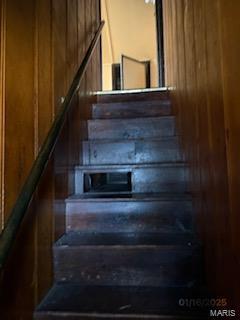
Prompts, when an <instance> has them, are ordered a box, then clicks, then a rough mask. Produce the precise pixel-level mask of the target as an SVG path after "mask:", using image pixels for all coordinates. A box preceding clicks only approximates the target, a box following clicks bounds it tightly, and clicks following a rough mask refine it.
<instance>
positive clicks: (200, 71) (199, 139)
mask: <svg viewBox="0 0 240 320" xmlns="http://www.w3.org/2000/svg"><path fill="white" fill-rule="evenodd" d="M204 8H205V7H204V3H203V1H198V2H197V3H196V5H195V6H194V8H193V9H194V13H193V14H194V24H195V34H194V37H195V50H196V90H197V101H196V104H197V109H198V113H197V114H198V131H197V135H196V144H197V146H198V149H197V155H196V157H197V162H196V169H197V170H198V168H199V170H198V171H199V172H198V173H197V172H196V171H195V173H196V186H195V190H196V193H197V199H198V200H197V201H196V203H195V207H196V213H197V223H198V228H199V232H200V233H201V234H202V237H203V238H204V242H206V243H207V241H208V239H207V238H205V237H206V234H207V233H206V230H205V228H206V227H207V226H206V225H205V224H204V221H206V220H205V219H207V217H209V216H210V215H209V213H210V212H209V211H208V212H207V209H206V208H209V205H208V204H206V205H205V207H203V199H204V202H205V203H206V202H207V201H208V200H209V199H208V197H207V193H208V190H209V186H208V185H207V182H206V179H205V177H207V176H209V170H210V168H209V166H208V150H209V128H208V125H207V123H208V120H207V117H208V111H207V95H206V87H207V76H206V75H207V61H206V36H205V35H206V23H205V11H204V10H205V9H204ZM201 186H202V187H201ZM203 186H204V187H203ZM203 215H205V217H204V218H203Z"/></svg>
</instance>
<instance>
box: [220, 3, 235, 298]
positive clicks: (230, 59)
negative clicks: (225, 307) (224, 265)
mask: <svg viewBox="0 0 240 320" xmlns="http://www.w3.org/2000/svg"><path fill="white" fill-rule="evenodd" d="M239 12H240V2H239V1H237V0H230V1H223V0H220V1H219V15H220V16H219V19H220V21H221V25H220V37H221V53H222V72H223V99H224V115H225V139H226V149H227V164H228V184H229V195H230V208H231V211H230V212H231V215H230V216H229V222H230V231H231V233H230V237H231V245H230V247H229V248H228V250H229V252H230V254H231V256H232V268H231V275H232V279H235V278H236V279H237V278H238V276H237V275H238V272H239V271H238V269H239V251H240V241H239V225H240V216H239V207H240V199H239V190H240V179H239V177H240V167H239V163H240V153H239V136H240V114H239V101H240V96H239V88H238V85H237V83H239V78H240V66H239V55H240V43H239V40H238V39H239V32H240V20H239ZM232 288H233V290H234V291H235V292H234V293H235V300H236V301H235V302H236V303H238V302H239V299H240V287H239V286H232Z"/></svg>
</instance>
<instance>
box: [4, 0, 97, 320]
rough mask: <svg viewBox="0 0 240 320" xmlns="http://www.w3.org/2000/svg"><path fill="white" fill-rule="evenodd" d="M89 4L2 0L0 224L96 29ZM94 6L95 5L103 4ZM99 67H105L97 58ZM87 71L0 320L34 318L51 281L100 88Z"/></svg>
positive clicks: (32, 210) (35, 204)
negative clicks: (75, 167) (56, 244)
mask: <svg viewBox="0 0 240 320" xmlns="http://www.w3.org/2000/svg"><path fill="white" fill-rule="evenodd" d="M88 2H89V1H87V0H74V1H67V0H60V1H58V0H57V1H50V0H34V1H30V0H24V1H20V2H19V1H17V0H10V1H4V0H2V1H0V9H1V13H0V24H1V26H3V27H4V25H5V24H6V28H1V33H0V39H1V51H0V69H1V76H0V88H1V90H0V112H1V116H0V121H1V124H0V141H1V142H0V148H1V151H4V152H1V159H0V165H1V169H2V170H1V178H0V179H1V187H0V189H1V190H0V192H1V194H2V195H3V194H4V198H1V209H2V211H1V228H3V227H4V223H5V222H6V220H7V217H8V216H9V213H10V211H11V208H12V206H13V204H14V202H15V200H16V197H17V196H18V194H19V192H20V189H21V186H22V184H23V183H24V181H25V179H26V176H27V174H28V173H29V170H30V168H31V165H32V163H33V161H34V158H35V157H36V154H37V152H38V150H39V149H40V148H41V145H42V143H43V141H44V139H45V137H46V134H47V132H48V130H49V128H50V126H51V123H52V121H53V119H54V116H55V115H56V113H57V110H58V108H59V106H60V103H61V97H64V96H65V95H66V92H67V89H68V86H69V84H70V82H71V80H72V79H73V76H74V74H75V72H76V70H77V67H78V66H79V63H80V62H81V61H82V59H83V57H84V55H85V52H86V49H87V46H88V45H89V44H90V41H91V40H92V38H93V36H94V33H95V31H96V30H93V29H94V28H92V29H91V30H89V33H88V38H87V37H86V31H85V30H86V27H85V25H86V26H87V25H91V22H90V21H95V19H99V13H98V12H97V11H96V10H94V11H91V10H90V9H89V11H88V14H89V16H88V15H87V14H86V12H85V7H86V6H87V3H88ZM3 4H4V5H5V6H3ZM93 4H95V5H96V8H97V4H98V1H97V0H93ZM95 16H96V17H95ZM86 19H88V20H87V21H86ZM82 26H84V27H83V28H82ZM95 26H96V24H95ZM97 50H99V48H98V49H97ZM96 57H97V54H96V55H95V56H94V57H93V59H96ZM95 69H96V70H99V71H100V66H99V62H98V63H97V64H96V67H95ZM96 70H95V71H94V72H96ZM87 72H88V91H89V92H91V94H88V95H86V90H87V87H86V77H85V79H84V81H83V83H82V85H81V87H80V90H79V97H80V98H79V99H77V98H75V99H73V102H72V106H71V110H70V112H69V115H68V118H67V120H66V122H65V125H64V128H63V130H62V133H61V135H60V136H59V139H58V142H57V145H56V148H55V151H54V152H53V154H52V155H51V158H50V160H49V164H48V166H47V167H46V169H45V172H44V174H43V176H42V178H41V181H40V184H39V187H38V189H37V190H36V192H35V195H34V197H33V200H32V204H31V206H30V207H29V210H28V212H27V214H26V219H25V221H24V223H23V227H22V229H21V231H20V232H19V235H18V237H17V243H16V244H15V248H14V250H13V252H12V255H11V257H10V258H9V261H8V264H7V268H6V270H5V272H4V274H3V278H2V282H1V288H0V291H1V292H3V293H4V298H2V299H1V307H0V318H3V319H11V320H15V319H16V320H19V319H24V320H25V319H26V320H28V319H29V320H30V319H32V314H33V310H34V308H35V306H36V305H37V304H38V303H39V301H40V300H41V299H42V297H43V295H44V294H45V293H46V291H47V290H48V288H49V287H50V285H51V282H52V244H53V242H54V241H55V240H56V238H58V237H59V236H60V235H61V234H62V233H63V232H64V231H65V204H64V201H63V199H65V198H66V197H67V196H68V195H69V194H71V193H72V190H73V175H72V174H71V168H72V166H73V165H75V164H76V163H78V164H79V159H80V153H81V148H80V139H81V137H82V138H83V139H85V138H86V136H84V134H85V132H86V131H87V130H86V126H85V120H84V119H86V118H87V117H88V114H89V110H90V106H89V103H90V102H92V101H94V98H93V97H92V96H91V95H92V92H93V91H94V90H96V89H97V90H100V89H101V88H100V87H97V88H96V83H95V81H96V79H98V78H99V79H100V78H101V74H100V72H98V75H97V77H96V76H95V75H94V74H93V73H92V68H91V67H90V68H88V71H87ZM92 79H94V81H92ZM93 83H94V85H92V84H93ZM99 83H100V82H99ZM91 86H92V87H91ZM4 111H5V114H4ZM3 123H6V126H5V127H4V126H3V125H2V124H3ZM2 142H5V144H2ZM80 164H81V163H80ZM4 182H5V183H4Z"/></svg>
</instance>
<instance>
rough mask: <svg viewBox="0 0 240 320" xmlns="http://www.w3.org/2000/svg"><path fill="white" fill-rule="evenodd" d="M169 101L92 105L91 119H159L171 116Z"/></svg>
mask: <svg viewBox="0 0 240 320" xmlns="http://www.w3.org/2000/svg"><path fill="white" fill-rule="evenodd" d="M171 113H172V108H171V104H170V101H169V100H163V101H146V102H143V101H136V102H118V103H102V104H101V103H98V104H95V105H93V108H92V117H93V119H123V118H137V117H159V116H168V115H171Z"/></svg>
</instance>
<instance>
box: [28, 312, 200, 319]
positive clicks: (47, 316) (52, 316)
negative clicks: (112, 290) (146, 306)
mask: <svg viewBox="0 0 240 320" xmlns="http://www.w3.org/2000/svg"><path fill="white" fill-rule="evenodd" d="M34 319H35V320H58V319H65V320H105V319H109V320H132V319H136V320H141V319H142V320H151V319H152V320H155V319H158V320H206V317H183V316H179V317H178V316H164V315H162V316H161V315H160V316H157V315H139V314H135V315H134V314H131V315H129V316H128V315H122V316H121V315H120V314H99V315H98V314H91V313H88V314H74V315H73V314H72V313H70V312H69V313H68V312H59V313H58V312H49V313H47V312H46V313H45V312H42V313H40V312H39V313H38V312H36V313H35V315H34Z"/></svg>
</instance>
